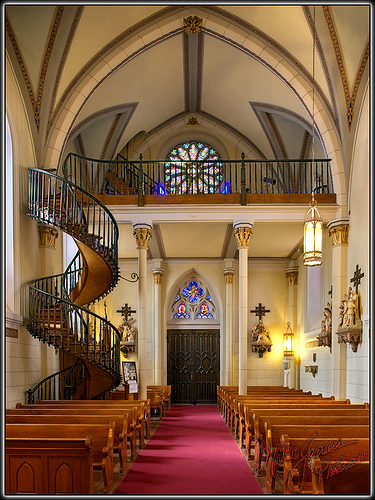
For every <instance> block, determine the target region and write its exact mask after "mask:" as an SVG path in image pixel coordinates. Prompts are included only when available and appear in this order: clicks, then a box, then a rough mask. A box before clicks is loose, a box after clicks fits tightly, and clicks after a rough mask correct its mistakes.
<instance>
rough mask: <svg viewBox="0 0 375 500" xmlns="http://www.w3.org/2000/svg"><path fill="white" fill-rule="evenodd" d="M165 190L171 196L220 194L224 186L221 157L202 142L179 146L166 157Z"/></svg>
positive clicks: (185, 143) (191, 142)
mask: <svg viewBox="0 0 375 500" xmlns="http://www.w3.org/2000/svg"><path fill="white" fill-rule="evenodd" d="M167 160H168V161H166V163H165V170H164V175H165V188H166V191H167V192H169V193H170V194H197V193H204V194H207V193H217V192H220V186H221V184H222V182H223V164H222V163H221V162H220V161H218V160H219V154H218V153H217V152H216V151H215V150H214V149H213V148H212V147H211V146H210V145H209V144H206V143H203V142H199V141H189V142H184V143H183V144H179V145H178V146H176V147H175V148H173V149H172V151H170V152H169V154H168V155H167Z"/></svg>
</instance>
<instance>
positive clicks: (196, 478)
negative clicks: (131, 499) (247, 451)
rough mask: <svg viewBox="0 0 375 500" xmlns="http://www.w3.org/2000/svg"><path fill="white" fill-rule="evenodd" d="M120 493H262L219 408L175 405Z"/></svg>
mask: <svg viewBox="0 0 375 500" xmlns="http://www.w3.org/2000/svg"><path fill="white" fill-rule="evenodd" d="M115 494H117V495H168V494H170V495H194V494H196V495H200V494H202V495H259V494H260V495H262V494H263V491H262V489H261V487H260V486H259V484H258V482H257V480H256V479H255V477H254V475H253V473H252V471H251V470H250V467H249V466H248V464H247V463H246V459H245V457H244V456H243V455H242V453H241V451H240V450H239V448H238V445H237V444H236V442H235V440H234V439H233V437H232V435H231V433H230V431H229V430H228V428H227V426H226V425H225V423H224V420H223V419H222V417H221V415H220V413H219V412H218V410H217V408H216V406H172V408H171V409H170V410H169V412H168V414H167V415H166V416H165V417H164V419H163V421H162V422H161V424H160V425H159V427H158V428H157V429H156V431H155V432H154V434H153V436H152V438H151V439H150V440H149V442H148V443H147V445H146V446H145V448H144V449H143V450H142V451H141V452H140V454H139V455H138V458H137V459H136V461H135V462H134V464H133V466H132V467H131V469H130V470H129V472H128V473H127V475H126V476H125V478H124V480H123V482H122V483H121V484H120V486H119V487H118V489H117V491H116V492H115Z"/></svg>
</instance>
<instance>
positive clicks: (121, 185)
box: [63, 153, 334, 205]
mask: <svg viewBox="0 0 375 500" xmlns="http://www.w3.org/2000/svg"><path fill="white" fill-rule="evenodd" d="M330 161H331V160H330V159H315V160H311V159H307V160H301V159H296V160H245V157H244V154H242V157H241V160H216V161H209V162H207V161H194V162H192V161H189V162H188V161H186V162H170V161H157V160H147V161H145V160H143V157H142V155H140V159H139V160H138V161H128V160H126V159H118V160H116V161H103V160H96V159H93V158H85V157H82V156H79V155H76V154H72V153H70V154H69V155H68V156H67V158H66V160H65V162H64V172H63V176H64V177H65V178H67V179H69V180H71V181H73V182H75V183H76V184H78V185H79V186H80V187H81V188H83V189H85V190H86V191H88V192H90V193H92V194H94V195H138V204H139V205H143V196H144V195H160V196H162V195H176V196H178V195H184V194H214V193H223V194H240V195H241V196H240V199H241V204H242V205H246V197H247V194H311V193H312V192H314V193H321V194H325V193H327V194H329V193H334V189H333V182H332V174H331V168H330Z"/></svg>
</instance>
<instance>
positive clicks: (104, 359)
mask: <svg viewBox="0 0 375 500" xmlns="http://www.w3.org/2000/svg"><path fill="white" fill-rule="evenodd" d="M27 215H28V216H29V217H31V218H32V219H35V220H37V221H38V222H39V223H41V224H46V225H48V226H52V227H55V228H57V229H60V230H62V231H64V232H65V233H67V234H69V235H70V236H72V237H73V239H74V241H75V242H76V244H77V246H78V249H79V251H78V253H77V255H76V256H75V257H74V258H73V260H72V261H71V263H70V264H69V266H68V267H67V269H66V270H65V272H64V273H61V274H58V275H54V276H48V277H44V278H40V279H37V280H34V281H32V282H31V283H30V285H29V323H28V326H27V328H28V331H29V332H30V334H31V335H32V336H34V337H35V338H38V339H39V340H40V341H42V342H46V343H48V344H50V345H53V346H54V347H55V348H56V349H62V350H64V351H66V352H69V353H71V354H73V355H75V356H76V357H79V358H81V359H82V361H83V362H84V364H85V368H86V372H87V376H86V377H85V382H84V385H85V386H84V387H83V388H81V391H80V394H81V397H82V398H84V399H91V398H94V397H100V396H101V395H103V394H104V393H105V392H106V391H108V390H110V389H111V388H113V387H116V386H117V385H118V384H119V383H120V381H121V371H120V334H119V332H118V330H117V328H115V327H114V326H113V325H112V324H111V323H110V322H109V321H107V319H105V318H102V317H100V316H99V315H97V314H95V313H94V312H92V311H90V309H89V306H90V304H91V303H94V302H95V301H97V300H99V299H101V298H103V297H104V296H105V295H107V294H108V293H109V292H110V291H112V290H113V288H114V287H115V286H116V284H117V282H118V279H119V269H118V227H117V224H116V221H115V219H114V217H113V216H112V214H111V213H110V211H109V210H108V209H107V208H106V207H105V206H104V205H103V204H102V203H101V202H100V201H99V200H97V199H96V198H95V197H94V196H93V195H91V194H90V193H88V192H87V191H86V190H84V189H82V188H81V187H79V186H77V185H76V184H74V183H73V182H71V181H69V180H67V179H64V178H63V177H60V176H58V175H56V174H55V173H54V171H51V170H41V169H36V168H34V169H29V203H28V213H27Z"/></svg>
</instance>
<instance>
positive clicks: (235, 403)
mask: <svg viewBox="0 0 375 500" xmlns="http://www.w3.org/2000/svg"><path fill="white" fill-rule="evenodd" d="M284 401H285V402H288V403H289V402H290V403H294V402H295V403H301V404H302V403H316V402H318V403H321V404H323V403H331V402H332V401H334V397H333V396H332V397H329V398H323V397H322V395H321V394H317V395H312V394H309V395H304V394H301V393H300V394H298V395H291V394H287V395H281V396H275V395H271V396H253V395H250V396H237V395H236V396H235V397H234V396H232V397H231V398H230V400H229V409H228V425H229V428H230V429H232V430H234V431H235V434H236V436H237V435H238V431H239V424H240V414H239V405H240V403H243V404H245V405H246V404H252V403H257V402H265V403H267V402H269V403H273V404H275V403H282V402H284ZM347 401H348V402H349V400H347Z"/></svg>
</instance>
